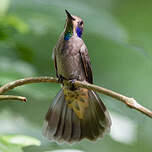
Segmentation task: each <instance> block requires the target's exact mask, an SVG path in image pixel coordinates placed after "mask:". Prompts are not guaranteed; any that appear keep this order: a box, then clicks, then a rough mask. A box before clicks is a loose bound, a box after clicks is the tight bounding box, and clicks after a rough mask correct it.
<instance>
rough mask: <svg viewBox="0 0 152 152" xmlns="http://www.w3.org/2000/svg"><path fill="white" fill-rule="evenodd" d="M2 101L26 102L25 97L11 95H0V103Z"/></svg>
mask: <svg viewBox="0 0 152 152" xmlns="http://www.w3.org/2000/svg"><path fill="white" fill-rule="evenodd" d="M2 100H20V101H22V102H26V101H27V100H26V98H25V97H21V96H12V95H0V101H2Z"/></svg>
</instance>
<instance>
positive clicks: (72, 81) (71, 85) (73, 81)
mask: <svg viewBox="0 0 152 152" xmlns="http://www.w3.org/2000/svg"><path fill="white" fill-rule="evenodd" d="M75 81H76V79H72V80H70V90H72V91H73V90H75V85H74V84H75Z"/></svg>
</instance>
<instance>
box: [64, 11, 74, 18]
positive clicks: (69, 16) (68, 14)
mask: <svg viewBox="0 0 152 152" xmlns="http://www.w3.org/2000/svg"><path fill="white" fill-rule="evenodd" d="M65 12H66V15H67V17H68V19H70V20H75V19H74V18H73V17H72V15H71V14H70V13H69V12H68V11H67V10H66V9H65Z"/></svg>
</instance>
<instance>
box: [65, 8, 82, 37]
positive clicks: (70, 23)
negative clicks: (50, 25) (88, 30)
mask: <svg viewBox="0 0 152 152" xmlns="http://www.w3.org/2000/svg"><path fill="white" fill-rule="evenodd" d="M65 12H66V15H67V18H66V23H65V35H77V36H78V37H80V38H81V36H82V32H83V25H84V23H83V20H82V19H81V18H80V17H77V16H74V15H71V14H70V13H69V12H68V11H67V10H65ZM65 39H66V38H65ZM67 39H68V36H67Z"/></svg>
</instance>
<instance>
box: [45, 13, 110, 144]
mask: <svg viewBox="0 0 152 152" xmlns="http://www.w3.org/2000/svg"><path fill="white" fill-rule="evenodd" d="M66 13H67V19H66V24H65V29H64V32H63V33H62V34H61V36H60V38H59V40H58V43H57V44H56V46H55V48H54V62H55V69H56V75H57V77H58V78H60V79H61V78H62V79H67V80H74V79H77V80H80V81H87V82H89V83H93V76H92V69H91V64H90V58H89V56H88V50H87V47H86V46H85V44H84V42H83V40H82V39H81V34H82V31H83V21H82V19H81V18H79V17H77V16H73V15H71V14H70V13H69V12H67V11H66ZM110 126H111V119H110V116H109V113H108V111H107V110H106V107H105V106H104V104H103V103H102V101H101V99H100V98H99V96H98V95H97V94H96V93H95V92H94V91H91V90H88V89H85V88H79V87H77V88H73V87H71V86H66V85H63V86H62V89H61V90H60V91H59V93H58V94H57V95H56V97H55V99H54V100H53V103H52V105H51V106H50V108H49V111H48V113H47V114H46V118H45V122H44V129H43V134H44V136H46V137H47V138H48V139H49V140H54V141H57V142H69V143H72V142H77V141H81V140H82V139H84V138H87V139H89V140H91V141H95V140H96V139H97V138H99V137H103V135H104V134H105V133H106V132H108V131H109V130H110Z"/></svg>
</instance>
